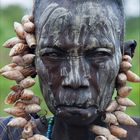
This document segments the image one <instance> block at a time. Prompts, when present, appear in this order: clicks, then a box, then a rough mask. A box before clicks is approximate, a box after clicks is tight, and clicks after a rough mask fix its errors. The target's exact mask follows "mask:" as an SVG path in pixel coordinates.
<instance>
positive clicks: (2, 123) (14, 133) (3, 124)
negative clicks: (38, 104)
mask: <svg viewBox="0 0 140 140" xmlns="http://www.w3.org/2000/svg"><path fill="white" fill-rule="evenodd" d="M11 119H12V117H5V118H4V117H0V138H1V139H2V140H19V139H20V132H21V130H20V129H17V128H12V127H8V126H7V124H8V123H9V122H10V120H11Z"/></svg>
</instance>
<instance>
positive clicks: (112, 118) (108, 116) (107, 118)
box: [103, 113, 118, 125]
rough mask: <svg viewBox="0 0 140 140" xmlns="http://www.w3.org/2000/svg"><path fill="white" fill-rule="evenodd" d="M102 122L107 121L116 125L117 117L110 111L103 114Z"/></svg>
mask: <svg viewBox="0 0 140 140" xmlns="http://www.w3.org/2000/svg"><path fill="white" fill-rule="evenodd" d="M103 122H105V123H108V124H115V125H118V122H117V118H116V116H115V115H114V114H112V113H106V114H105V119H104V120H103Z"/></svg>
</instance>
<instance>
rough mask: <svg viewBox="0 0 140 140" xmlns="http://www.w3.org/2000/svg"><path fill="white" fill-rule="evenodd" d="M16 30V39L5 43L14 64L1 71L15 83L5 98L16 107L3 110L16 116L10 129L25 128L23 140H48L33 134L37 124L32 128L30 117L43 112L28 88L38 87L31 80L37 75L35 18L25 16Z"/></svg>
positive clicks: (16, 26) (0, 72)
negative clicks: (35, 62)
mask: <svg viewBox="0 0 140 140" xmlns="http://www.w3.org/2000/svg"><path fill="white" fill-rule="evenodd" d="M14 30H15V32H16V34H17V37H14V38H11V39H9V40H8V41H6V42H5V43H4V44H3V47H5V48H9V49H10V53H9V56H10V57H11V64H8V65H6V66H4V67H3V68H2V69H0V74H1V75H2V76H4V77H5V78H7V79H9V80H15V81H16V84H15V85H13V86H11V87H10V89H11V90H12V91H11V92H10V94H9V95H8V96H7V97H6V99H5V102H6V103H7V104H12V105H13V107H12V108H7V109H5V110H4V111H5V112H7V113H9V114H11V115H13V116H15V118H13V119H12V120H11V121H10V122H9V123H8V126H10V127H21V128H23V132H22V139H24V140H27V139H29V138H31V139H33V140H35V139H36V140H37V139H38V138H39V139H42V140H43V139H45V140H46V139H47V138H44V136H41V135H34V134H33V129H34V127H36V125H33V123H32V122H31V116H30V113H37V112H39V111H40V110H41V107H40V103H41V100H40V98H39V97H37V96H35V95H34V92H33V91H32V90H29V89H28V88H30V87H32V86H33V85H34V84H35V80H34V79H33V78H31V77H32V76H34V75H36V70H35V67H34V58H35V54H34V50H35V47H36V39H35V36H34V23H33V17H32V16H30V15H25V16H24V17H23V18H22V21H21V23H18V22H14Z"/></svg>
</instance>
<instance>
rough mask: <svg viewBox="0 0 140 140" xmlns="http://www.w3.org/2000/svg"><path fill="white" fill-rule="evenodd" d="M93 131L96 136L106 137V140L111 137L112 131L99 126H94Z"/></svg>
mask: <svg viewBox="0 0 140 140" xmlns="http://www.w3.org/2000/svg"><path fill="white" fill-rule="evenodd" d="M91 131H92V132H93V133H95V134H96V135H101V136H105V137H106V138H108V137H109V136H110V135H111V133H110V131H109V130H108V129H107V128H105V127H101V126H98V125H93V126H92V128H91Z"/></svg>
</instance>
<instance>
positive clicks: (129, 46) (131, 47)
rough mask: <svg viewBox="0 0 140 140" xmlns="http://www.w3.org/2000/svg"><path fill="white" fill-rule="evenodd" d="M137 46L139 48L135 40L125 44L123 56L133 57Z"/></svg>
mask: <svg viewBox="0 0 140 140" xmlns="http://www.w3.org/2000/svg"><path fill="white" fill-rule="evenodd" d="M136 46H137V42H136V41H135V40H130V41H127V42H125V43H124V50H123V55H129V56H131V57H133V56H134V52H135V48H136Z"/></svg>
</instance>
